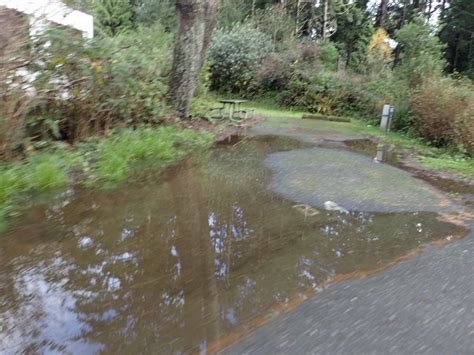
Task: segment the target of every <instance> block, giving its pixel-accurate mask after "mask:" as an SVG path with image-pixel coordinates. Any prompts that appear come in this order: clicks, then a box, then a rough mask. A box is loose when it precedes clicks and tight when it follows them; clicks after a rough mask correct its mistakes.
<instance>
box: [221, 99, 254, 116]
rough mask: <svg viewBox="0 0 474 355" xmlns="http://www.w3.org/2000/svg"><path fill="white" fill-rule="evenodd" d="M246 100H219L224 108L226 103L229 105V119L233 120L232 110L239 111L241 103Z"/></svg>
mask: <svg viewBox="0 0 474 355" xmlns="http://www.w3.org/2000/svg"><path fill="white" fill-rule="evenodd" d="M247 101H248V100H235V99H229V100H219V102H220V103H221V104H223V105H224V107H223V108H224V109H225V107H226V105H229V120H231V121H234V112H240V111H241V110H240V105H241V104H243V103H246V102H247Z"/></svg>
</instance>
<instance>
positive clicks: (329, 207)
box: [324, 201, 349, 213]
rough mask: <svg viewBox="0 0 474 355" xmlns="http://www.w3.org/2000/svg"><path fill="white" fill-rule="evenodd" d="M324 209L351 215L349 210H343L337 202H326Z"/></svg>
mask: <svg viewBox="0 0 474 355" xmlns="http://www.w3.org/2000/svg"><path fill="white" fill-rule="evenodd" d="M324 208H325V209H327V210H328V211H338V212H341V213H349V211H348V210H346V209H345V208H342V207H341V206H339V205H338V204H337V203H336V202H333V201H326V202H324Z"/></svg>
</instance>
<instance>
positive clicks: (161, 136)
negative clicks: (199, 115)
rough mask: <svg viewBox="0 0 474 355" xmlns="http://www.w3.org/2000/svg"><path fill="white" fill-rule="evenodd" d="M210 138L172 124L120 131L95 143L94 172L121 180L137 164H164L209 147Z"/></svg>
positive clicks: (102, 177) (103, 176)
mask: <svg viewBox="0 0 474 355" xmlns="http://www.w3.org/2000/svg"><path fill="white" fill-rule="evenodd" d="M212 141H213V137H212V135H210V134H208V133H196V132H195V131H192V130H183V131H177V130H176V129H174V128H173V127H160V128H158V129H152V128H145V129H141V130H135V131H132V130H124V131H122V132H120V133H119V134H117V135H116V136H115V137H112V138H110V139H106V140H103V141H102V142H101V143H100V144H99V146H98V149H97V151H98V154H97V164H96V167H95V172H96V173H97V176H98V177H99V179H100V180H103V181H120V180H124V179H125V178H127V177H128V176H129V175H130V174H131V173H132V172H133V170H134V168H135V167H136V166H137V165H138V164H140V163H144V164H147V163H150V164H153V163H154V164H157V165H160V166H166V165H168V164H170V163H173V162H175V161H178V160H180V159H182V158H183V157H184V156H186V155H187V154H189V153H190V152H191V151H193V150H194V149H196V148H205V147H209V146H210V144H211V143H212Z"/></svg>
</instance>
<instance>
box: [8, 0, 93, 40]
mask: <svg viewBox="0 0 474 355" xmlns="http://www.w3.org/2000/svg"><path fill="white" fill-rule="evenodd" d="M0 6H4V7H6V8H8V9H12V10H16V11H18V12H21V13H24V14H27V15H29V16H30V34H37V33H38V32H41V31H42V30H43V29H44V28H45V27H46V26H47V24H48V22H49V23H54V24H58V25H62V26H65V27H69V28H72V29H74V30H76V31H79V32H81V33H82V35H83V37H84V38H92V37H94V19H93V17H92V16H91V15H88V14H86V13H84V12H81V11H77V10H73V9H71V8H69V7H67V6H66V5H64V4H63V3H62V2H61V1H59V0H0Z"/></svg>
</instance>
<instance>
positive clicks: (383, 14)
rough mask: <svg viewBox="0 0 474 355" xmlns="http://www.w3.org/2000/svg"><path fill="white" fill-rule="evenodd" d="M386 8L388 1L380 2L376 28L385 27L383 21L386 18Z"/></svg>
mask: <svg viewBox="0 0 474 355" xmlns="http://www.w3.org/2000/svg"><path fill="white" fill-rule="evenodd" d="M387 6H388V0H380V6H379V9H378V11H377V20H376V22H375V25H376V27H384V26H385V19H386V18H387Z"/></svg>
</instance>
